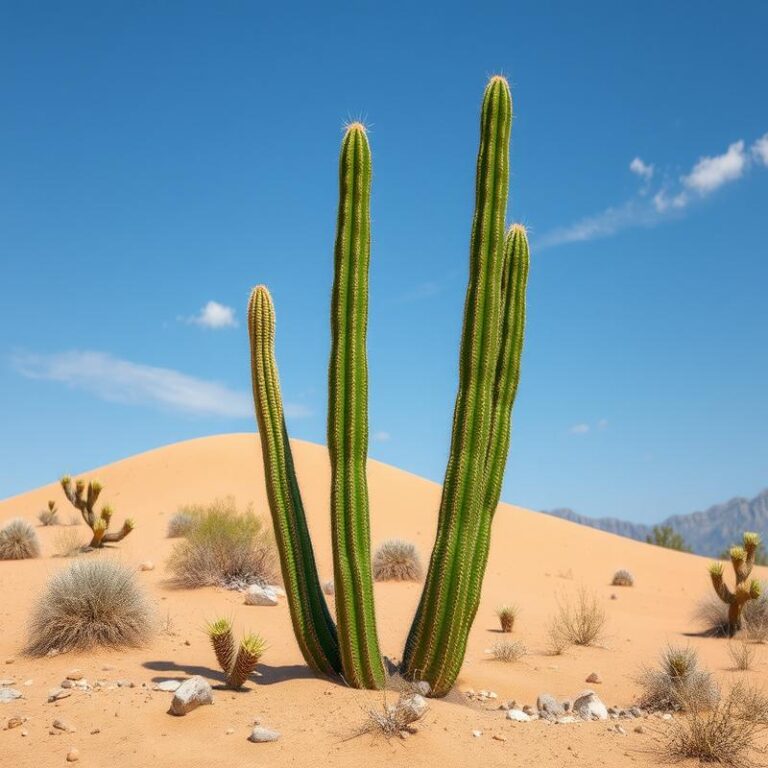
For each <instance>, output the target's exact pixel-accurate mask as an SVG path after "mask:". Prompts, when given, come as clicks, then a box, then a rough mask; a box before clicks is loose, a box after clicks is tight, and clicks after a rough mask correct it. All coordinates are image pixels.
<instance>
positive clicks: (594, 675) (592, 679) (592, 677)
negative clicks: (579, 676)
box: [586, 672, 603, 685]
mask: <svg viewBox="0 0 768 768" xmlns="http://www.w3.org/2000/svg"><path fill="white" fill-rule="evenodd" d="M586 682H587V683H597V684H598V685H599V684H600V683H602V682H603V681H602V680H601V679H600V675H598V674H597V672H592V673H590V675H589V677H588V678H587V679H586Z"/></svg>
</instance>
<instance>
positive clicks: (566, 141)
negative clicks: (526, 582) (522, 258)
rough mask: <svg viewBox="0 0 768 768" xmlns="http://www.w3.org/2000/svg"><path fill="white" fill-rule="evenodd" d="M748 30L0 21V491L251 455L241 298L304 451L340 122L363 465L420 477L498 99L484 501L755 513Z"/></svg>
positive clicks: (494, 8)
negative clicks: (368, 250) (354, 217)
mask: <svg viewBox="0 0 768 768" xmlns="http://www.w3.org/2000/svg"><path fill="white" fill-rule="evenodd" d="M278 5H280V7H279V8H277V7H276V6H278ZM767 27H768V5H766V4H765V3H760V2H753V3H741V4H739V5H738V6H734V5H733V4H726V3H720V2H712V3H698V2H678V3H668V2H647V1H644V2H626V3H615V2H586V3H579V4H576V3H570V2H560V3H545V2H519V3H513V2H507V3H483V2H478V3H472V4H469V3H462V4H453V3H421V4H413V3H408V4H405V3H402V4H401V3H396V2H393V3H389V4H382V3H370V4H369V3H349V4H342V3H322V4H318V3H306V4H305V3H292V4H290V3H285V4H266V3H258V2H222V3H198V2H183V3H182V2H177V3H173V2H165V3H160V4H158V3H142V2H103V0H102V1H100V2H93V3H90V2H76V1H74V2H71V3H66V4H62V3H54V2H49V3H43V2H29V3H13V2H2V3H0V68H1V69H0V71H2V73H3V74H2V77H0V97H1V98H2V104H3V117H2V120H0V257H1V258H2V264H3V270H2V272H3V288H4V290H3V295H2V302H0V328H2V332H0V392H2V399H1V400H0V424H2V430H1V431H0V435H1V437H0V446H1V447H2V456H3V458H2V461H0V496H7V495H11V494H15V493H18V492H21V491H23V490H25V489H29V488H31V487H35V486H37V485H40V484H42V483H45V482H49V481H51V480H53V479H55V478H56V477H58V476H59V475H60V474H62V473H64V472H73V473H76V472H81V471H84V470H87V469H89V468H91V467H93V466H96V465H99V464H103V463H106V462H110V461H113V460H116V459H119V458H122V457H125V456H128V455H131V454H133V453H136V452H139V451H142V450H146V449H149V448H153V447H156V446H160V445H163V444H166V443H170V442H174V441H177V440H182V439H186V438H191V437H196V436H200V435H206V434H214V433H219V432H229V431H247V430H253V429H255V424H254V419H253V416H252V412H251V403H250V393H249V386H250V382H249V369H248V340H247V333H246V329H245V327H244V324H243V319H244V310H245V306H246V302H247V298H248V294H249V291H250V288H251V287H252V286H253V285H254V284H257V283H266V284H268V285H269V287H270V289H271V290H272V293H273V296H274V299H275V303H276V309H277V321H278V360H279V365H280V372H281V378H282V384H283V395H284V398H285V400H286V401H287V403H289V414H290V420H289V426H290V429H291V433H292V435H293V436H295V437H300V438H304V439H308V440H313V441H317V442H324V440H325V408H326V405H325V398H326V383H325V380H326V366H327V355H328V346H329V329H328V309H329V306H328V305H329V297H330V284H331V278H332V246H333V234H334V224H335V221H334V217H335V206H336V193H337V189H336V187H337V178H336V163H337V152H338V146H339V142H340V139H341V130H342V125H343V124H344V122H345V121H347V120H350V119H357V118H361V119H363V120H365V121H366V123H367V124H368V125H369V127H370V140H371V145H372V151H373V163H374V179H373V198H372V219H373V243H372V264H371V309H370V331H369V358H370V372H371V400H370V413H371V432H372V435H373V439H372V442H371V446H370V453H371V455H372V456H373V457H374V458H377V459H381V460H383V461H386V462H389V463H392V464H395V465H397V466H400V467H404V468H406V469H408V470H410V471H412V472H416V473H418V474H421V475H425V476H427V477H430V478H433V479H435V480H441V479H442V473H443V470H444V464H445V460H446V455H447V450H448V438H449V431H450V424H451V415H452V409H453V400H454V396H455V385H456V369H457V354H458V336H459V331H460V326H461V310H462V303H463V294H464V288H465V280H466V270H467V258H468V256H467V245H468V236H469V228H470V221H471V214H472V204H473V174H474V161H475V153H476V144H477V124H478V107H479V103H480V99H481V95H482V90H483V87H484V85H485V82H486V79H487V78H488V76H490V75H491V74H494V73H496V72H502V73H504V74H506V75H507V76H508V78H509V80H510V83H511V86H512V90H513V99H514V102H515V119H514V123H513V130H512V188H511V194H510V208H509V218H510V221H513V220H520V221H522V222H524V223H525V224H526V225H527V226H528V227H529V231H530V234H531V241H532V269H531V276H530V284H529V314H528V319H529V324H528V333H527V338H526V349H525V354H524V360H523V371H522V382H521V387H520V391H519V395H518V399H517V404H516V408H515V413H514V424H513V438H512V450H511V455H510V461H509V467H508V470H507V477H506V482H505V488H504V494H503V496H504V498H505V499H506V500H508V501H512V502H515V503H519V504H522V505H525V506H529V507H533V508H551V507H555V506H571V507H573V508H574V509H576V510H577V511H579V512H582V513H585V514H592V515H604V514H612V515H617V516H620V517H625V518H630V519H634V520H643V521H655V520H658V519H660V518H662V517H664V516H666V515H668V514H673V513H682V512H688V511H692V510H693V509H699V508H702V507H705V506H707V505H709V504H711V503H715V502H718V501H720V500H724V499H726V498H729V497H731V496H733V495H754V494H755V493H757V492H758V491H759V490H761V489H762V488H764V487H765V486H767V485H768V448H766V434H768V405H767V404H766V403H767V402H768V399H767V398H766V394H765V393H766V387H765V382H766V380H767V379H768V356H767V355H766V335H767V334H768V302H767V301H766V285H767V284H768V267H767V266H766V255H767V254H766V245H765V222H766V213H765V212H766V209H767V207H768V206H767V204H768V138H766V136H767V135H768V102H766V100H765V97H764V94H763V91H764V79H765V77H764V76H765V72H766V69H767V68H768V52H767V49H766V46H765V29H766V28H767ZM221 491H222V494H226V492H227V489H226V488H222V489H221Z"/></svg>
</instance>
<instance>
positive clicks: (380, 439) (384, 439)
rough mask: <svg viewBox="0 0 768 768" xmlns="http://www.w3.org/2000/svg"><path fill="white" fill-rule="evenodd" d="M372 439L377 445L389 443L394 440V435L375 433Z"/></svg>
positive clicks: (381, 432)
mask: <svg viewBox="0 0 768 768" xmlns="http://www.w3.org/2000/svg"><path fill="white" fill-rule="evenodd" d="M371 438H372V440H373V441H374V442H375V443H388V442H389V441H390V440H391V439H392V435H390V434H389V432H383V431H379V432H374V433H373V434H372V435H371Z"/></svg>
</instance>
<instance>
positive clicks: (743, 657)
mask: <svg viewBox="0 0 768 768" xmlns="http://www.w3.org/2000/svg"><path fill="white" fill-rule="evenodd" d="M728 655H729V656H730V657H731V660H732V661H733V664H734V666H735V667H736V669H738V670H740V671H742V672H746V671H747V670H749V669H752V666H753V663H754V660H755V646H754V645H749V643H747V642H745V641H744V640H732V641H731V642H730V643H728Z"/></svg>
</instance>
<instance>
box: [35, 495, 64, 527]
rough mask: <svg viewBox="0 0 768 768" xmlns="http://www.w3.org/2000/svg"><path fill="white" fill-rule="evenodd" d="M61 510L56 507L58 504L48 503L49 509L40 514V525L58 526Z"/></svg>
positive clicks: (38, 517)
mask: <svg viewBox="0 0 768 768" xmlns="http://www.w3.org/2000/svg"><path fill="white" fill-rule="evenodd" d="M58 512H59V510H58V509H57V507H56V502H55V501H53V500H51V501H49V502H48V508H47V509H44V510H42V511H41V512H40V514H38V516H37V519H38V520H39V521H40V525H58V524H59V517H58Z"/></svg>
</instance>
